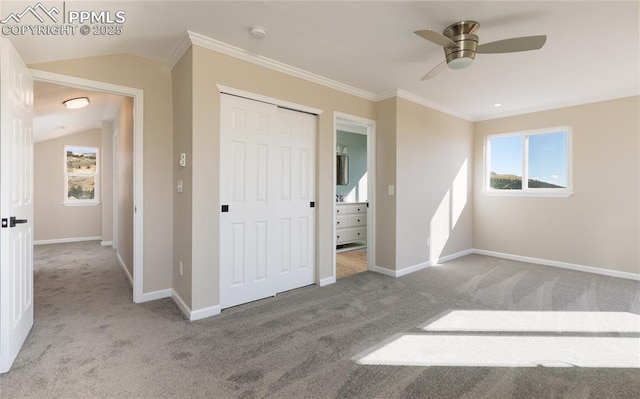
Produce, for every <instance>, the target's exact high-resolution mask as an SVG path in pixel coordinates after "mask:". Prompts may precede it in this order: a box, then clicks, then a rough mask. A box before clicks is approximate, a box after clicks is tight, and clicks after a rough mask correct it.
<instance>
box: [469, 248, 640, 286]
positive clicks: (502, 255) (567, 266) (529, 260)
mask: <svg viewBox="0 0 640 399" xmlns="http://www.w3.org/2000/svg"><path fill="white" fill-rule="evenodd" d="M473 253H475V254H478V255H486V256H493V257H495V258H503V259H509V260H515V261H518V262H526V263H534V264H538V265H543V266H552V267H559V268H561V269H569V270H576V271H579V272H585V273H593V274H600V275H604V276H610V277H618V278H624V279H628V280H636V281H640V274H636V273H627V272H621V271H617V270H610V269H602V268H599V267H593V266H584V265H577V264H575V263H567V262H559V261H555V260H548V259H540V258H531V257H528V256H521V255H512V254H506V253H502V252H494V251H487V250H484V249H474V250H473Z"/></svg>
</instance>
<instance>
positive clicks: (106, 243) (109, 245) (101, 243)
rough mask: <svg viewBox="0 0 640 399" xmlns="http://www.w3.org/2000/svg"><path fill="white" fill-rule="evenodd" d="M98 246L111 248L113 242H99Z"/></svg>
mask: <svg viewBox="0 0 640 399" xmlns="http://www.w3.org/2000/svg"><path fill="white" fill-rule="evenodd" d="M100 246H103V247H112V246H113V241H101V242H100Z"/></svg>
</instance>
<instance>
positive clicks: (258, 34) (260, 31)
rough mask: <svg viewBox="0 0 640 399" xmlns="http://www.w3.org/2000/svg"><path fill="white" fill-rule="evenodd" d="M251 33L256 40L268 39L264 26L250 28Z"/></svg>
mask: <svg viewBox="0 0 640 399" xmlns="http://www.w3.org/2000/svg"><path fill="white" fill-rule="evenodd" d="M249 33H250V34H251V36H253V38H254V39H264V38H265V37H267V28H265V27H264V26H257V25H254V26H252V27H250V28H249Z"/></svg>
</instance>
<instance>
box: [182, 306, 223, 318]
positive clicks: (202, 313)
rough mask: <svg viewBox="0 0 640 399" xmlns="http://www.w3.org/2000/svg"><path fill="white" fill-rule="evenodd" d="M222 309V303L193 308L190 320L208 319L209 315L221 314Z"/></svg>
mask: <svg viewBox="0 0 640 399" xmlns="http://www.w3.org/2000/svg"><path fill="white" fill-rule="evenodd" d="M221 310H222V309H221V308H220V305H215V306H209V307H208V308H204V309H198V310H192V311H191V317H190V318H189V321H196V320H202V319H206V318H207V317H211V316H216V315H219V314H220V311H221Z"/></svg>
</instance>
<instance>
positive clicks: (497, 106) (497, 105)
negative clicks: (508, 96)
mask: <svg viewBox="0 0 640 399" xmlns="http://www.w3.org/2000/svg"><path fill="white" fill-rule="evenodd" d="M493 106H494V107H496V108H500V107H502V104H501V103H495V104H493Z"/></svg>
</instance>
